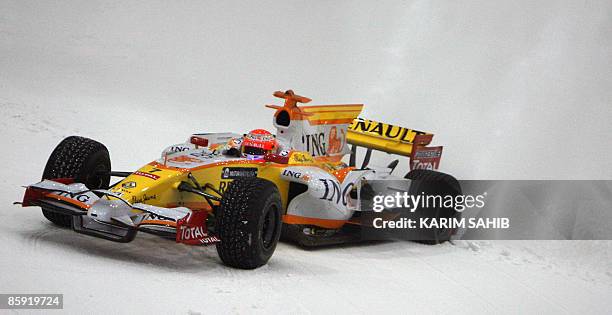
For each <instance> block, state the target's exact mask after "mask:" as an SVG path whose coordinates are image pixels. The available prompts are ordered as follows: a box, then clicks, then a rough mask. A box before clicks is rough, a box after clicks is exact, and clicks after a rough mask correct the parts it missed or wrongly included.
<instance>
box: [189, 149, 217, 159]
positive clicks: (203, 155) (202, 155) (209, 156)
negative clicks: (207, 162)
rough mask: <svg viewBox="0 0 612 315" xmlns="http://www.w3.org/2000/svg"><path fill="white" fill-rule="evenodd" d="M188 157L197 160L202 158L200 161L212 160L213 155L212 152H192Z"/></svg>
mask: <svg viewBox="0 0 612 315" xmlns="http://www.w3.org/2000/svg"><path fill="white" fill-rule="evenodd" d="M189 155H191V156H195V157H197V158H202V159H212V158H213V157H214V156H215V154H214V153H212V152H204V151H202V152H193V153H190V154H189Z"/></svg>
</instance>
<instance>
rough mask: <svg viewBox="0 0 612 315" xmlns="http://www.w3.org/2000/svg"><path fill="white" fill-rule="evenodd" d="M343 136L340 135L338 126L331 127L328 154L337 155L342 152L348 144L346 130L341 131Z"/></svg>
mask: <svg viewBox="0 0 612 315" xmlns="http://www.w3.org/2000/svg"><path fill="white" fill-rule="evenodd" d="M340 133H341V135H338V128H336V126H333V127H331V129H330V130H329V140H328V141H327V142H328V143H329V148H328V150H327V154H336V153H340V152H342V149H344V145H345V143H346V135H345V134H344V129H340Z"/></svg>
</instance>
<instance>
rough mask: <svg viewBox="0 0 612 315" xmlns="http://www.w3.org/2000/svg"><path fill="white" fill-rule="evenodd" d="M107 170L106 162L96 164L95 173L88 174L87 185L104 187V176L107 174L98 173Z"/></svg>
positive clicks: (90, 187)
mask: <svg viewBox="0 0 612 315" xmlns="http://www.w3.org/2000/svg"><path fill="white" fill-rule="evenodd" d="M105 172H108V170H107V169H106V166H105V165H104V164H99V165H98V166H96V168H95V170H94V172H93V174H90V175H89V176H87V179H86V183H85V186H87V188H89V189H100V188H104V187H103V186H104V176H105V175H98V174H100V173H105Z"/></svg>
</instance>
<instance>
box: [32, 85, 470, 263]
mask: <svg viewBox="0 0 612 315" xmlns="http://www.w3.org/2000/svg"><path fill="white" fill-rule="evenodd" d="M274 96H276V97H279V98H282V99H284V105H282V106H280V105H266V106H267V107H269V108H272V109H274V110H275V112H274V118H273V125H274V127H275V129H276V133H275V134H273V133H271V132H268V131H266V130H263V129H257V130H253V131H251V132H249V133H247V134H234V133H198V134H193V135H191V136H190V137H189V139H188V141H187V142H185V143H181V144H177V145H172V146H170V147H168V148H166V149H165V150H163V152H162V154H161V157H160V158H158V159H156V160H154V161H152V162H150V163H148V164H146V165H144V166H143V167H141V168H140V169H138V170H136V171H134V172H119V171H113V170H112V169H111V163H110V157H109V153H108V150H107V148H106V147H105V146H104V145H102V144H101V143H99V142H96V141H94V140H91V139H87V138H83V137H77V136H72V137H68V138H66V139H64V140H63V141H62V142H61V143H60V144H59V145H58V146H57V147H56V148H55V150H54V151H53V153H52V154H51V156H50V158H49V160H48V162H47V165H46V167H45V170H44V173H43V180H42V181H41V182H39V183H36V184H33V185H30V186H28V187H27V189H26V192H25V195H24V198H23V201H22V202H21V203H20V204H21V205H22V206H24V207H27V206H39V207H41V208H42V212H43V214H44V216H45V217H46V218H47V219H48V220H50V221H51V222H53V223H55V224H57V225H60V226H63V227H70V228H72V229H73V230H74V231H76V232H78V233H83V234H88V235H92V236H96V237H101V238H105V239H108V240H111V241H117V242H129V241H131V240H132V239H134V237H135V235H136V233H137V232H138V231H142V232H147V233H154V234H159V235H161V236H166V237H169V238H172V239H174V240H176V242H178V243H184V244H189V245H209V244H215V245H216V248H217V251H218V253H219V256H220V258H221V260H222V261H223V262H224V263H225V264H227V265H229V266H232V267H236V268H243V269H253V268H257V267H259V266H261V265H263V264H265V263H266V262H267V261H268V260H269V259H270V257H271V256H272V254H273V252H274V250H275V248H276V244H277V242H278V240H279V239H280V238H281V235H282V236H283V237H284V238H286V239H288V240H293V241H295V242H297V243H299V244H301V245H303V246H316V245H325V244H336V243H341V242H348V241H355V240H359V239H362V233H361V231H362V229H364V228H367V227H371V218H372V216H371V215H368V214H372V213H373V212H372V209H371V208H368V207H366V206H364V200H371V199H372V195H373V194H375V193H376V192H377V191H375V190H373V189H372V187H373V186H371V185H369V183H372V182H375V181H377V180H381V181H388V180H392V181H404V182H406V183H408V186H406V187H408V188H406V189H410V190H412V191H413V192H414V188H415V185H414V182H415V181H418V180H423V179H426V178H438V179H439V178H442V179H443V182H445V183H447V184H448V185H447V186H448V189H446V190H447V192H451V193H460V188H458V185H457V184H456V180H455V179H454V178H452V177H450V176H449V175H446V174H443V173H439V172H437V171H435V169H437V168H438V165H439V163H440V157H441V154H442V147H428V146H427V145H428V144H429V143H430V142H431V140H432V137H433V135H432V134H429V133H425V132H421V131H416V130H412V129H408V128H403V127H399V126H393V125H389V124H384V123H379V122H376V121H371V120H366V119H361V118H358V116H359V114H360V112H361V109H362V106H363V105H360V104H349V105H316V106H302V105H300V106H298V103H308V102H310V99H308V98H306V97H303V96H299V95H296V94H295V93H293V91H291V90H288V91H286V92H280V91H278V92H275V93H274ZM357 147H363V148H366V153H365V157H364V159H363V162H362V163H361V165H360V167H357V166H356V151H357ZM372 150H378V151H383V152H387V153H392V154H397V155H401V156H405V157H409V158H410V168H411V169H412V171H411V172H410V173H408V175H406V176H403V177H402V176H394V175H392V172H393V171H394V169H395V168H396V166H397V165H398V160H395V161H393V162H391V164H389V165H388V166H387V167H378V168H377V167H373V166H369V162H370V157H371V153H372ZM345 158H347V160H348V161H346V162H345V161H343V159H345ZM112 177H124V178H123V179H122V180H120V181H118V182H116V183H114V184H112V185H110V180H111V178H112ZM449 183H450V184H449ZM435 215H437V216H454V215H456V214H448V213H446V214H443V213H436V214H435ZM451 234H452V231H445V230H440V229H436V230H435V231H433V234H432V235H433V237H432V238H431V239H430V240H432V241H433V242H435V243H437V242H443V241H446V240H448V239H449V238H450V237H451Z"/></svg>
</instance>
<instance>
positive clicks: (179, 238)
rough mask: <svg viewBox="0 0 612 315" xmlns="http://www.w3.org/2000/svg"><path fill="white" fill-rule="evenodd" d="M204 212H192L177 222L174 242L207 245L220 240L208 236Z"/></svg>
mask: <svg viewBox="0 0 612 315" xmlns="http://www.w3.org/2000/svg"><path fill="white" fill-rule="evenodd" d="M207 216H208V213H207V212H205V211H197V212H192V213H191V214H189V215H188V216H186V217H184V218H182V219H180V220H178V221H177V223H176V226H177V231H176V242H177V243H183V244H187V245H209V244H214V243H218V242H219V241H220V240H219V238H218V237H216V236H214V235H209V234H208V230H207V228H206V217H207Z"/></svg>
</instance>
